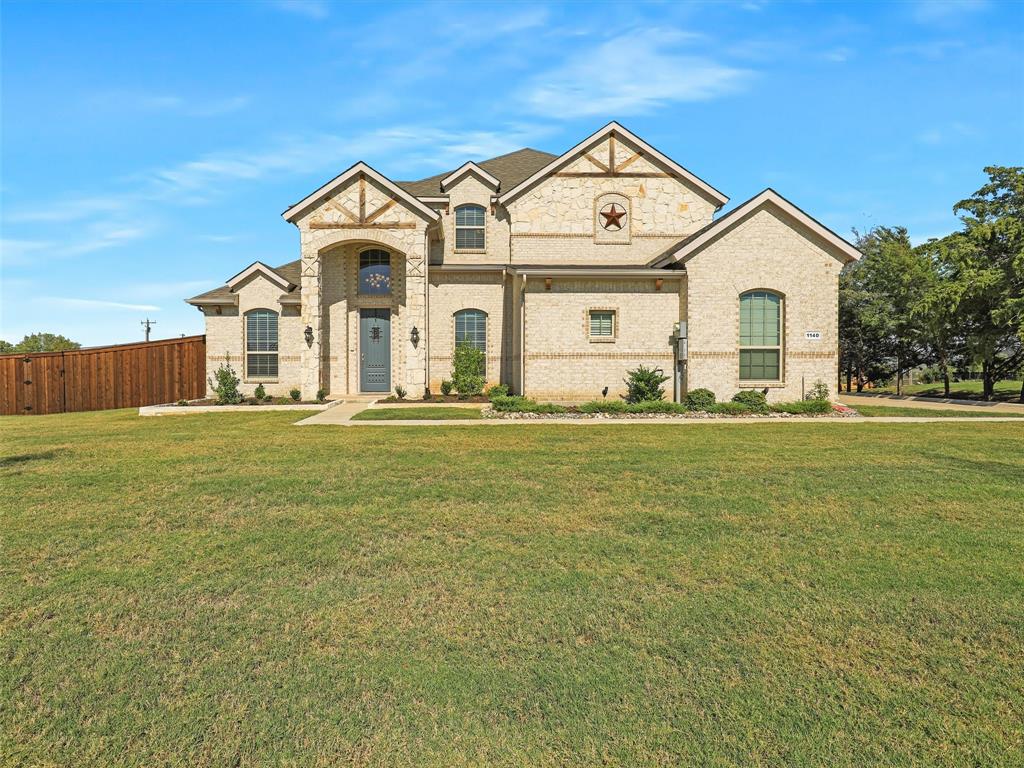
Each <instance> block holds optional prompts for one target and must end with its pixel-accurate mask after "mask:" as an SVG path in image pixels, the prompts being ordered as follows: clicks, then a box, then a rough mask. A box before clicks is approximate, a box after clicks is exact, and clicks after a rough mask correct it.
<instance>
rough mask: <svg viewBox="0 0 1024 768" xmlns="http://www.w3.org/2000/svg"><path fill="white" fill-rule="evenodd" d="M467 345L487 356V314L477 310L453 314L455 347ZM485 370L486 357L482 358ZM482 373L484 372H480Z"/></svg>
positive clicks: (463, 310)
mask: <svg viewBox="0 0 1024 768" xmlns="http://www.w3.org/2000/svg"><path fill="white" fill-rule="evenodd" d="M463 345H467V346H470V347H473V348H474V349H479V350H480V351H481V352H483V353H484V355H485V356H486V355H487V314H486V313H485V312H482V311H481V310H479V309H462V310H459V311H458V312H456V313H455V346H456V347H461V346H463ZM484 361H485V362H484V367H485V368H486V366H487V363H486V357H485V358H484ZM480 373H484V371H480Z"/></svg>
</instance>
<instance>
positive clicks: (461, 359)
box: [452, 344, 485, 397]
mask: <svg viewBox="0 0 1024 768" xmlns="http://www.w3.org/2000/svg"><path fill="white" fill-rule="evenodd" d="M484 362H485V360H484V353H483V352H481V351H480V350H479V349H477V348H476V347H471V346H469V345H468V344H459V345H458V346H457V347H455V357H454V359H453V360H452V383H453V384H454V385H455V389H456V391H457V392H458V393H459V394H460V395H462V396H464V397H470V396H472V395H479V394H480V393H481V392H483V391H484Z"/></svg>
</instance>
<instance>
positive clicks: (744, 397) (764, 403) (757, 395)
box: [732, 389, 768, 411]
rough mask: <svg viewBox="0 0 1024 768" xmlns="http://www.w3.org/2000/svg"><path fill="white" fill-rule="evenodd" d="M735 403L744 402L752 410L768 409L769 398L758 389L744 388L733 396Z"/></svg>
mask: <svg viewBox="0 0 1024 768" xmlns="http://www.w3.org/2000/svg"><path fill="white" fill-rule="evenodd" d="M732 401H733V402H734V403H743V405H745V406H747V407H748V408H750V410H752V411H767V410H768V398H767V397H765V395H764V392H759V391H758V390H756V389H744V390H742V391H740V392H737V393H736V394H735V395H733V396H732Z"/></svg>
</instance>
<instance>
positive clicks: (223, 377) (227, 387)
mask: <svg viewBox="0 0 1024 768" xmlns="http://www.w3.org/2000/svg"><path fill="white" fill-rule="evenodd" d="M215 382H216V383H215ZM207 383H208V384H209V385H210V389H212V390H213V391H214V392H215V393H216V394H217V405H238V404H239V403H240V402H242V393H241V392H239V391H238V385H239V384H240V383H241V379H239V378H238V376H237V374H236V373H235V369H234V368H232V367H231V364H230V363H228V362H223V363H221V364H220V366H219V367H218V368H217V370H216V371H214V372H213V379H207Z"/></svg>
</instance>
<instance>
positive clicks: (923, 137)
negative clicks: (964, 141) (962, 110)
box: [917, 122, 978, 146]
mask: <svg viewBox="0 0 1024 768" xmlns="http://www.w3.org/2000/svg"><path fill="white" fill-rule="evenodd" d="M977 133H978V132H977V129H976V128H975V127H974V126H973V125H968V124H967V123H960V122H954V123H950V124H949V125H938V126H932V127H931V128H928V129H926V130H924V131H921V133H919V134H918V135H917V140H918V141H919V142H921V143H922V144H931V145H933V146H935V145H939V144H946V143H948V142H950V141H955V140H956V139H961V138H967V137H971V136H975V135H977Z"/></svg>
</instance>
